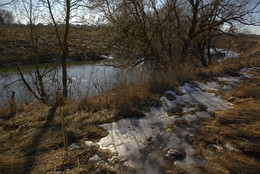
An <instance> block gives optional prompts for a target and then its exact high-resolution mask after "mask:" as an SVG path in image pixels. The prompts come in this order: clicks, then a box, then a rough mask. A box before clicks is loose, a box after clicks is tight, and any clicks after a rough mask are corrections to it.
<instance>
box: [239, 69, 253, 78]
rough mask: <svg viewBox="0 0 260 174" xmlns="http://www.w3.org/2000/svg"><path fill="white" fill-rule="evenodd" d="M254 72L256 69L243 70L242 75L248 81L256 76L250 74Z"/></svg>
mask: <svg viewBox="0 0 260 174" xmlns="http://www.w3.org/2000/svg"><path fill="white" fill-rule="evenodd" d="M252 70H254V68H242V69H241V70H240V74H241V75H242V76H244V77H246V78H248V79H251V78H252V77H253V76H254V75H253V74H250V73H249V72H250V71H252Z"/></svg>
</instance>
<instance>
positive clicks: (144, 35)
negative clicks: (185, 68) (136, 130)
mask: <svg viewBox="0 0 260 174" xmlns="http://www.w3.org/2000/svg"><path fill="white" fill-rule="evenodd" d="M98 2H100V1H98ZM102 2H103V6H102V8H101V9H102V12H103V13H104V15H105V16H106V17H107V19H108V20H109V21H110V26H112V28H116V29H115V31H116V32H117V34H116V36H117V39H116V40H119V41H120V42H121V43H122V42H125V45H127V46H128V47H131V48H136V50H137V52H138V53H137V55H142V56H140V57H138V56H135V58H134V61H133V62H132V64H130V65H136V64H138V63H140V62H142V61H146V60H152V61H153V62H155V63H156V64H158V65H160V66H162V67H164V68H165V67H166V69H168V67H170V66H173V67H175V68H176V66H177V65H179V63H178V62H180V63H181V64H187V63H189V62H188V60H187V57H188V55H193V56H195V58H196V59H197V58H199V61H200V62H201V64H202V65H203V66H207V65H208V64H209V63H211V56H210V47H211V42H212V39H213V38H214V37H216V36H218V35H220V34H221V33H225V32H226V31H225V30H226V29H225V28H227V27H228V26H229V27H233V28H234V27H235V23H242V24H246V25H255V24H256V23H255V22H253V21H250V20H249V19H250V15H251V14H253V13H255V12H257V11H256V9H257V7H259V2H258V1H249V0H242V1H237V0H184V1H182V0H165V1H159V0H120V1H114V0H103V1H102ZM118 31H120V32H118ZM130 45H131V46H130ZM135 45H136V46H135ZM192 49H195V50H196V51H195V52H194V51H192V54H190V53H191V50H192ZM205 50H208V51H207V52H208V55H205V53H206V51H205ZM143 57H144V58H143ZM192 59H193V58H192ZM207 59H208V60H207ZM193 62H194V61H193ZM195 62H196V60H195ZM170 69H171V68H170Z"/></svg>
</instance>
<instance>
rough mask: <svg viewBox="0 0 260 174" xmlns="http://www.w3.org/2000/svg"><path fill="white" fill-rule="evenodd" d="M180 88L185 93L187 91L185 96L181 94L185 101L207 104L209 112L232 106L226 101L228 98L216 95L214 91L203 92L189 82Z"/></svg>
mask: <svg viewBox="0 0 260 174" xmlns="http://www.w3.org/2000/svg"><path fill="white" fill-rule="evenodd" d="M180 89H181V91H182V92H183V93H185V94H184V95H183V96H181V98H182V100H183V101H185V102H190V103H195V104H201V105H205V106H207V107H208V109H207V111H208V112H212V111H215V110H223V109H228V108H230V106H229V105H230V104H231V103H228V102H226V100H224V99H222V98H220V97H219V96H216V95H215V94H213V93H207V92H203V91H201V90H200V89H199V88H196V87H192V86H191V85H190V84H188V83H186V84H185V85H184V86H183V87H181V88H180Z"/></svg>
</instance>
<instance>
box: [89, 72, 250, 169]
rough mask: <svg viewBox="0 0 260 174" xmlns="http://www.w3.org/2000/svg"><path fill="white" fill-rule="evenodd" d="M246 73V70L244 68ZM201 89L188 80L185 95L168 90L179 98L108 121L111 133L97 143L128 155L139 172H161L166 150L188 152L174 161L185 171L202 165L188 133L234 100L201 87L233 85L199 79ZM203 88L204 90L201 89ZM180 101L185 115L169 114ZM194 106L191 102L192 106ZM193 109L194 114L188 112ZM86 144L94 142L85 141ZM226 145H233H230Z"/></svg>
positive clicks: (232, 79)
mask: <svg viewBox="0 0 260 174" xmlns="http://www.w3.org/2000/svg"><path fill="white" fill-rule="evenodd" d="M243 72H247V71H243ZM240 78H241V77H220V78H218V80H219V81H221V82H223V81H224V82H226V83H228V84H230V85H236V84H237V83H239V82H241V80H240ZM197 84H198V86H199V88H197V87H193V86H192V85H191V84H188V83H186V84H185V85H184V86H183V87H181V88H180V90H181V91H182V92H183V93H184V95H182V96H179V95H177V94H176V93H175V92H174V91H167V92H166V93H168V94H172V95H173V96H174V97H175V98H176V99H175V100H173V101H169V100H168V99H167V98H166V97H162V98H161V100H162V102H163V106H162V107H158V108H151V110H150V111H149V112H147V113H145V114H146V117H142V118H127V119H122V120H120V121H118V122H116V123H107V124H103V125H102V126H103V127H104V128H105V129H107V131H108V133H109V134H108V136H106V137H104V138H102V139H101V140H100V141H99V142H98V143H97V144H98V145H99V146H100V148H101V149H109V150H110V151H111V152H115V153H117V154H118V156H117V157H118V158H119V159H122V158H127V159H128V160H129V163H128V164H129V165H130V166H132V167H134V168H136V169H137V170H138V171H140V173H161V171H162V170H163V166H165V164H166V161H165V160H164V158H163V156H164V155H165V152H166V151H167V149H170V148H181V149H182V150H184V151H185V152H186V158H185V159H184V160H182V161H175V162H174V164H175V165H176V166H179V167H181V168H184V169H186V170H189V169H191V167H192V165H201V161H200V160H198V159H197V158H195V157H194V149H193V148H192V146H191V145H190V144H189V141H187V135H193V133H194V131H195V129H196V128H198V127H199V125H198V124H192V122H194V121H198V120H200V119H205V118H208V117H210V113H211V112H212V111H216V110H224V109H228V108H230V105H232V104H231V103H228V102H227V101H225V100H224V99H222V98H220V97H219V96H216V95H215V94H214V93H207V92H204V91H202V90H220V89H227V88H231V86H224V87H220V86H219V85H218V84H217V83H216V82H208V83H206V84H203V83H199V82H197ZM200 88H201V89H202V90H201V89H200ZM178 103H180V104H183V105H185V106H184V107H183V113H184V115H183V116H182V117H181V118H179V117H177V116H172V117H169V116H168V115H167V111H170V110H171V109H172V108H174V107H175V106H176V105H177V104H178ZM187 103H193V104H199V105H204V106H207V109H205V111H201V110H198V108H196V107H190V106H189V105H187ZM191 106H192V105H191ZM191 111H192V114H189V112H191ZM180 120H186V121H187V122H188V125H182V126H177V124H175V123H176V121H180ZM169 125H173V131H172V132H171V133H169V132H167V131H166V128H167V126H169ZM85 144H86V145H88V146H90V145H93V144H92V143H90V142H85ZM227 148H230V146H229V145H227Z"/></svg>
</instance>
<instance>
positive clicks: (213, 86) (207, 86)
mask: <svg viewBox="0 0 260 174" xmlns="http://www.w3.org/2000/svg"><path fill="white" fill-rule="evenodd" d="M195 82H196V83H197V85H198V87H199V88H200V89H202V90H212V91H218V90H220V89H221V87H220V86H219V85H218V84H217V83H216V82H207V83H201V82H198V81H195Z"/></svg>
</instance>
